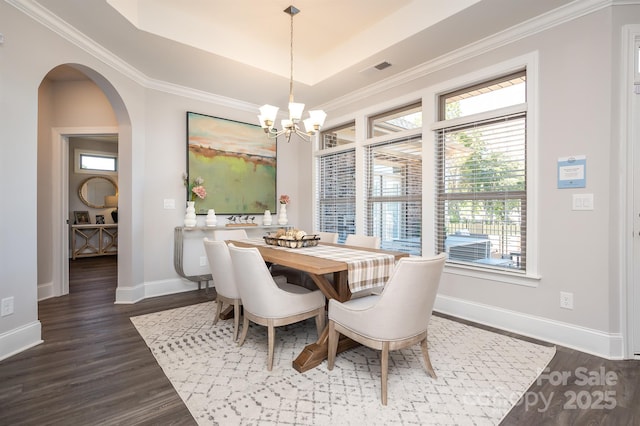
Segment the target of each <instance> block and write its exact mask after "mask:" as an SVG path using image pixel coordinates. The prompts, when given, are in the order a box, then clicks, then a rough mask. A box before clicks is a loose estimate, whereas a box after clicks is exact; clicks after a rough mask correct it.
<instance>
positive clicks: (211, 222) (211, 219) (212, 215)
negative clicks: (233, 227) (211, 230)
mask: <svg viewBox="0 0 640 426" xmlns="http://www.w3.org/2000/svg"><path fill="white" fill-rule="evenodd" d="M206 223H207V226H216V224H217V223H218V218H217V217H216V211H215V210H214V209H209V211H207V221H206Z"/></svg>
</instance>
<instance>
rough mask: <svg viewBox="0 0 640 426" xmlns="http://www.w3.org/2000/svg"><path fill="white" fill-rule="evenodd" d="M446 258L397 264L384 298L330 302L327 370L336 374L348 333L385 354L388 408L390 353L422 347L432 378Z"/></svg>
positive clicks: (409, 259)
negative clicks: (432, 333)
mask: <svg viewBox="0 0 640 426" xmlns="http://www.w3.org/2000/svg"><path fill="white" fill-rule="evenodd" d="M445 259H446V254H440V255H438V256H435V257H431V258H425V257H403V258H401V259H400V260H399V261H398V264H397V265H396V267H395V269H394V270H393V273H392V274H391V277H389V280H388V281H387V284H386V285H385V286H384V289H383V290H382V293H381V294H380V295H371V296H366V297H361V298H359V299H352V300H349V301H347V302H344V303H340V302H338V301H336V300H334V299H331V300H329V354H328V355H329V357H328V358H329V359H328V367H329V370H332V369H333V366H334V363H335V359H336V351H337V348H338V338H339V335H340V334H344V335H345V336H347V337H350V338H351V339H353V340H355V341H357V342H359V343H361V344H363V345H365V346H368V347H370V348H373V349H377V350H380V351H382V356H381V362H380V370H381V378H380V383H381V395H382V404H383V405H387V372H388V368H389V351H390V350H397V349H402V348H406V347H409V346H413V345H415V344H416V343H420V345H421V347H422V356H423V358H424V363H425V367H426V370H427V372H428V373H429V375H430V376H431V377H433V378H434V379H435V378H436V373H435V372H434V371H433V367H432V365H431V361H430V360H429V352H428V350H427V327H428V324H429V319H430V318H431V311H432V309H433V303H434V301H435V297H436V293H437V291H438V285H439V283H440V276H441V275H442V269H443V268H444V262H445Z"/></svg>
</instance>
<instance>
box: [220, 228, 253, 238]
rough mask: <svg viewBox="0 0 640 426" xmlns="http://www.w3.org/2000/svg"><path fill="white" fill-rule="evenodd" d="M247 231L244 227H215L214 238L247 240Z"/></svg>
mask: <svg viewBox="0 0 640 426" xmlns="http://www.w3.org/2000/svg"><path fill="white" fill-rule="evenodd" d="M247 238H249V237H248V236H247V231H245V230H244V229H215V230H214V231H213V239H214V240H246V239H247Z"/></svg>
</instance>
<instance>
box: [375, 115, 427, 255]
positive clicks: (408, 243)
mask: <svg viewBox="0 0 640 426" xmlns="http://www.w3.org/2000/svg"><path fill="white" fill-rule="evenodd" d="M369 138H375V141H372V143H370V144H368V145H366V146H365V154H364V158H365V161H366V167H365V173H366V180H365V186H366V187H365V203H366V213H365V229H366V233H367V235H374V236H378V237H380V243H381V246H382V248H383V249H386V250H397V251H404V252H407V253H411V254H416V255H420V253H421V252H422V238H421V235H422V232H421V229H422V104H421V103H415V104H411V105H408V106H404V107H400V108H396V109H393V110H391V111H386V112H384V113H381V114H378V115H375V116H372V117H370V118H369Z"/></svg>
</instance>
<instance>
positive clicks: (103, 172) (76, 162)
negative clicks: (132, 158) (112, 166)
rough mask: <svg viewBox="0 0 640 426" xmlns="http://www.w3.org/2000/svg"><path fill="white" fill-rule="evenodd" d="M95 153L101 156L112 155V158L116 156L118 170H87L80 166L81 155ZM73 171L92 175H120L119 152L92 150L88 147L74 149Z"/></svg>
mask: <svg viewBox="0 0 640 426" xmlns="http://www.w3.org/2000/svg"><path fill="white" fill-rule="evenodd" d="M83 154H85V155H95V156H100V157H111V158H115V159H116V170H115V171H113V172H112V171H109V170H85V169H82V168H80V156H81V155H83ZM73 158H74V160H73V164H74V166H73V171H74V172H75V173H84V174H90V175H111V176H117V175H118V167H117V164H118V153H117V152H107V151H91V150H88V149H82V148H76V149H74V150H73Z"/></svg>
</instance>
